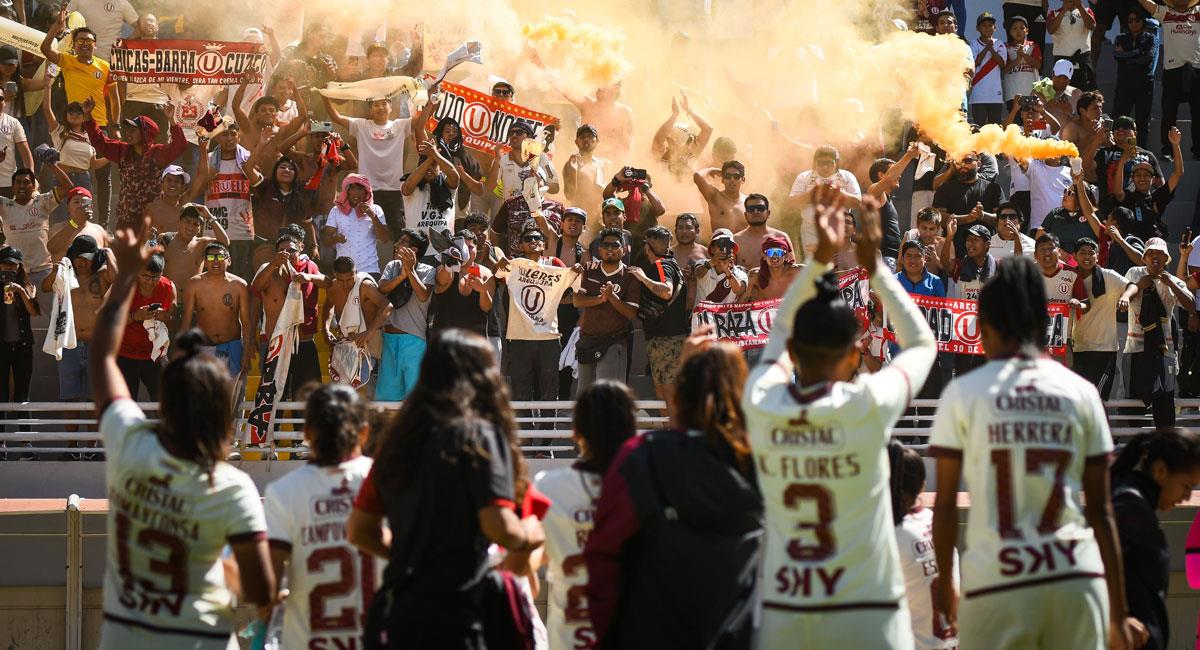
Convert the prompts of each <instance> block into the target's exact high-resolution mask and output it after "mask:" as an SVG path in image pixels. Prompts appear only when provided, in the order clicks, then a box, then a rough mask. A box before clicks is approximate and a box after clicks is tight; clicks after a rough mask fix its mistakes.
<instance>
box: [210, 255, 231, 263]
mask: <svg viewBox="0 0 1200 650" xmlns="http://www.w3.org/2000/svg"><path fill="white" fill-rule="evenodd" d="M204 259H206V260H208V261H210V262H219V261H221V260H227V259H229V256H228V255H205V256H204Z"/></svg>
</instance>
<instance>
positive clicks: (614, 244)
mask: <svg viewBox="0 0 1200 650" xmlns="http://www.w3.org/2000/svg"><path fill="white" fill-rule="evenodd" d="M622 246H624V244H622V243H621V242H616V241H606V242H604V243H602V244H600V248H609V249H612V248H621V247H622Z"/></svg>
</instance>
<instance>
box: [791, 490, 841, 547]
mask: <svg viewBox="0 0 1200 650" xmlns="http://www.w3.org/2000/svg"><path fill="white" fill-rule="evenodd" d="M806 500H807V501H812V502H813V503H814V504H815V505H816V507H817V520H816V521H802V522H800V523H799V524H797V525H796V528H797V529H798V530H800V531H802V532H807V533H810V534H812V535H814V536H815V537H816V538H817V543H816V544H805V543H804V541H803V540H801V539H800V538H799V537H795V538H792V539H790V540H788V545H787V552H788V555H789V556H791V558H792V559H793V560H796V561H797V562H816V561H820V560H824V559H825V558H827V557H829V556H831V555H833V554H834V553H835V552H836V551H837V543H836V542H835V541H834V538H833V530H832V529H831V528H830V526H831V525H832V524H833V520H834V517H835V515H836V514H837V513H836V511H835V509H834V507H833V495H832V494H830V493H829V490H827V489H825V488H824V487H821V486H820V485H815V484H812V483H792V484H791V485H789V486H787V489H786V490H784V491H783V505H784V507H786V508H790V509H792V510H799V509H800V504H801V503H802V502H803V501H806Z"/></svg>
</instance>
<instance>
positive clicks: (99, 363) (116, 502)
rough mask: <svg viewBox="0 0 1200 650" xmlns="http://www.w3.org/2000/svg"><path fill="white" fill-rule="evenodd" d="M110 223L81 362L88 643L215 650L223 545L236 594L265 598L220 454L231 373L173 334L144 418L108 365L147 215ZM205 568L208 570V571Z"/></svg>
mask: <svg viewBox="0 0 1200 650" xmlns="http://www.w3.org/2000/svg"><path fill="white" fill-rule="evenodd" d="M141 226H142V228H141V232H140V233H139V232H138V230H135V229H134V228H132V227H128V228H123V229H119V230H118V231H117V234H116V238H115V240H114V244H113V254H114V255H115V257H116V260H117V264H118V267H117V268H118V269H120V270H119V271H118V273H117V277H116V279H114V280H113V283H112V288H111V289H110V290H109V294H108V299H107V300H106V301H105V303H104V305H103V306H102V307H101V308H100V314H99V318H97V319H96V329H95V332H94V334H93V338H92V342H91V358H90V372H91V380H92V387H93V388H92V391H93V394H94V395H95V400H96V412H97V414H98V416H99V418H100V435H101V438H102V439H103V441H104V453H105V454H106V455H107V467H106V469H105V477H106V483H107V488H108V495H109V512H108V545H107V548H108V550H107V553H108V559H107V562H106V563H105V569H104V570H105V573H104V624H103V626H102V627H101V630H100V647H101V648H103V649H110V648H113V649H115V648H120V649H122V650H128V649H134V650H136V649H140V648H147V649H148V648H162V647H183V646H186V647H189V648H212V649H213V650H218V649H220V650H224V649H225V648H227V647H229V645H230V644H231V643H234V644H235V641H234V639H233V633H234V629H233V595H232V593H231V591H230V587H229V586H227V585H226V583H225V581H224V579H223V578H222V571H220V570H219V569H218V568H217V567H218V563H219V562H220V561H221V560H220V558H221V553H222V549H223V548H224V547H225V546H226V544H228V545H229V546H231V547H232V549H233V556H234V558H235V559H236V562H237V567H238V573H239V574H240V577H241V580H240V582H241V591H242V599H243V600H244V601H246V602H249V603H252V604H255V605H265V604H267V603H268V602H270V599H271V596H272V594H273V593H274V589H275V585H274V582H275V580H274V576H273V574H272V572H271V566H270V558H269V554H268V550H267V539H266V538H267V535H266V522H265V521H264V517H263V507H262V504H261V503H260V501H259V496H258V490H257V489H256V488H255V486H254V482H253V481H252V480H251V479H250V477H249V476H247V475H246V474H244V473H243V472H241V471H239V470H237V469H235V468H234V467H233V466H231V465H229V464H228V463H226V462H225V458H226V457H227V456H228V454H229V451H230V447H231V445H232V442H233V417H232V413H233V381H232V379H231V378H230V377H229V373H228V371H227V370H226V369H225V364H224V363H222V362H221V361H218V360H217V359H216V358H215V357H213V356H211V355H208V354H205V353H202V352H201V351H200V346H201V345H204V344H206V340H205V337H204V335H203V334H202V333H200V332H199V331H198V330H192V331H188V332H184V333H183V334H181V335H180V336H179V338H178V339H177V340H176V343H175V350H174V352H173V354H172V355H171V360H170V362H169V363H168V364H167V367H166V368H165V369H164V371H163V383H162V391H160V393H161V394H160V396H159V409H158V410H159V422H158V423H157V424H152V423H150V422H149V421H147V420H146V416H145V415H144V414H143V413H142V410H141V409H140V408H139V407H138V405H137V404H136V403H135V402H134V401H133V399H132V397H131V395H130V392H129V387H128V386H127V385H126V384H125V380H124V378H123V377H122V376H121V371H120V369H118V368H117V350H118V349H119V348H120V345H121V337H122V336H123V334H124V332H125V325H126V323H127V321H128V319H129V308H130V305H131V303H132V298H133V290H134V286H135V284H136V282H137V278H138V274H139V273H141V272H142V270H143V269H144V268H145V267H146V265H147V263H148V262H149V261H150V259H151V256H152V255H154V254H155V252H156V251H155V249H154V248H151V247H149V246H146V245H144V244H145V240H146V239H147V237H146V233H148V232H149V230H150V218H149V217H146V218H145V220H144V223H143V224H141ZM214 569H216V570H214Z"/></svg>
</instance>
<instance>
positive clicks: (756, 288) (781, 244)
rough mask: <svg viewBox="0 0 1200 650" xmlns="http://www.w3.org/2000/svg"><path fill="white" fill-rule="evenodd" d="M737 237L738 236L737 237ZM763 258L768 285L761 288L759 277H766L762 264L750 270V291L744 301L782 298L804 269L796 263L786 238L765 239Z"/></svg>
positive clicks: (743, 298) (763, 242)
mask: <svg viewBox="0 0 1200 650" xmlns="http://www.w3.org/2000/svg"><path fill="white" fill-rule="evenodd" d="M735 237H736V235H735ZM759 250H761V251H762V258H763V260H764V261H765V262H766V264H767V267H766V272H765V274H766V277H767V280H766V283H767V285H766V286H765V287H764V286H761V285H760V284H759V277H760V276H762V275H764V269H763V267H762V264H761V263H760V264H759V266H756V267H754V268H753V269H750V277H749V280H748V281H747V283H746V284H747V285H748V287H749V291H748V292H747V293H745V294H743V295H742V300H749V301H755V300H770V299H772V298H782V297H783V294H784V293H786V292H787V289H788V286H790V285H791V284H792V280H795V279H796V276H797V275H798V274H799V273H800V269H803V268H804V267H803V266H802V265H800V264H797V263H796V258H795V256H794V254H793V253H792V243H791V242H790V241H788V240H787V238H786V236H785V237H778V236H775V235H772V236H770V237H767V238H765V239H763V241H762V244H761V248H760V249H759Z"/></svg>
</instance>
